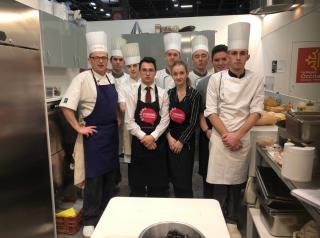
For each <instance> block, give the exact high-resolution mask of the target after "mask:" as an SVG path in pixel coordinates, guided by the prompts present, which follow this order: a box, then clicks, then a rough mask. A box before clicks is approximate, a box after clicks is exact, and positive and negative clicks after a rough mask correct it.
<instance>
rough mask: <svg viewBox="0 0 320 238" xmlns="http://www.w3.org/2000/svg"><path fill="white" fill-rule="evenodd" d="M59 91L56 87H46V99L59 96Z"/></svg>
mask: <svg viewBox="0 0 320 238" xmlns="http://www.w3.org/2000/svg"><path fill="white" fill-rule="evenodd" d="M60 94H61V93H60V90H59V89H58V88H57V87H46V98H51V97H56V96H60Z"/></svg>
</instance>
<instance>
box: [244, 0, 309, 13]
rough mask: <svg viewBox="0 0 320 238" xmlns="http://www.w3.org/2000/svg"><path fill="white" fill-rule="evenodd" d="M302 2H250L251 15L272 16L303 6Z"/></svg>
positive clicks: (262, 0)
mask: <svg viewBox="0 0 320 238" xmlns="http://www.w3.org/2000/svg"><path fill="white" fill-rule="evenodd" d="M303 3H304V0H251V2H250V13H251V14H257V15H262V14H272V13H277V12H284V11H290V10H293V9H294V8H296V7H298V6H299V5H301V4H303Z"/></svg>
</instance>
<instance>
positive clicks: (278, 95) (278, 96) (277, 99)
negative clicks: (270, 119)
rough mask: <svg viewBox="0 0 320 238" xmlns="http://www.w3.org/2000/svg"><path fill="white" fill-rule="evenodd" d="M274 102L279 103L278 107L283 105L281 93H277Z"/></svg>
mask: <svg viewBox="0 0 320 238" xmlns="http://www.w3.org/2000/svg"><path fill="white" fill-rule="evenodd" d="M274 100H275V101H276V102H277V104H278V106H280V105H281V104H282V100H281V96H280V93H279V92H276V95H275V96H274Z"/></svg>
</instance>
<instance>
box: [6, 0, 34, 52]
mask: <svg viewBox="0 0 320 238" xmlns="http://www.w3.org/2000/svg"><path fill="white" fill-rule="evenodd" d="M0 31H3V32H6V40H4V41H3V40H2V41H3V42H6V43H9V44H13V45H19V46H24V47H28V48H35V49H40V40H39V39H40V25H39V11H37V10H35V9H33V8H30V7H28V6H26V5H23V4H21V3H19V2H16V1H12V0H1V1H0ZM0 42H1V40H0Z"/></svg>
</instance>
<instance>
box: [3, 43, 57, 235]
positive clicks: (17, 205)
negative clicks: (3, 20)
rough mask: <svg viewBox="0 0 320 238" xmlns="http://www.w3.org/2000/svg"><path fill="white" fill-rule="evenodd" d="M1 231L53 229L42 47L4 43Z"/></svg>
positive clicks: (48, 232) (42, 232) (21, 232)
mask: <svg viewBox="0 0 320 238" xmlns="http://www.w3.org/2000/svg"><path fill="white" fill-rule="evenodd" d="M0 72H1V74H0V75H1V76H0V125H1V128H0V236H1V237H10V238H21V237H24V238H47V237H48V238H49V237H50V238H52V237H54V235H55V232H54V219H53V212H52V211H53V208H52V206H53V205H52V199H51V182H50V173H49V171H50V169H49V159H48V142H47V135H46V131H47V130H46V114H45V96H44V86H43V79H42V73H41V60H40V52H39V51H38V50H29V49H24V48H18V47H12V46H4V45H1V43H0Z"/></svg>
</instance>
